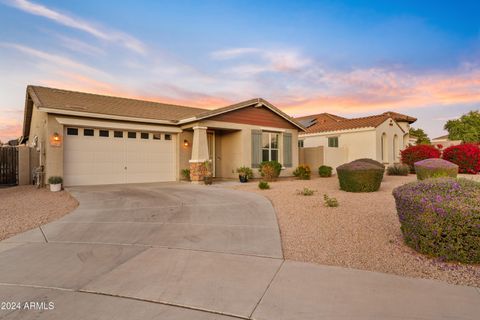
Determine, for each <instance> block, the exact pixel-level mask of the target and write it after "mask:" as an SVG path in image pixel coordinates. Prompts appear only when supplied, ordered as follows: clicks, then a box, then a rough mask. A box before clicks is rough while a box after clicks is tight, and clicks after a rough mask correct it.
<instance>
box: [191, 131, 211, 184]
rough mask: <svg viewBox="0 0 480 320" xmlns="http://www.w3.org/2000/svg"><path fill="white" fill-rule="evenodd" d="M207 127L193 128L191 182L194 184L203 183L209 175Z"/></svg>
mask: <svg viewBox="0 0 480 320" xmlns="http://www.w3.org/2000/svg"><path fill="white" fill-rule="evenodd" d="M208 158H209V157H208V142H207V127H199V126H196V127H193V142H192V158H191V159H190V161H189V163H190V180H191V181H192V182H193V183H199V182H201V181H203V177H204V176H205V174H206V173H207V172H206V171H207V168H206V166H205V161H207V160H208Z"/></svg>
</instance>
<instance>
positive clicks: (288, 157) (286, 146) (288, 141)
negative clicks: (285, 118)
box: [283, 132, 292, 168]
mask: <svg viewBox="0 0 480 320" xmlns="http://www.w3.org/2000/svg"><path fill="white" fill-rule="evenodd" d="M283 166H284V167H286V168H289V167H291V166H292V134H291V133H288V132H285V133H284V134H283Z"/></svg>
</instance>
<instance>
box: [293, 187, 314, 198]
mask: <svg viewBox="0 0 480 320" xmlns="http://www.w3.org/2000/svg"><path fill="white" fill-rule="evenodd" d="M314 193H315V190H312V189H309V188H307V187H305V188H303V190H300V191H298V192H297V194H298V195H302V196H313V194H314Z"/></svg>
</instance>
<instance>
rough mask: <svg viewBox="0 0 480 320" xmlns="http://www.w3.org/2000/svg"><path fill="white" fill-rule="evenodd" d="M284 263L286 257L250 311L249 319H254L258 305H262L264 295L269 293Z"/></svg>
mask: <svg viewBox="0 0 480 320" xmlns="http://www.w3.org/2000/svg"><path fill="white" fill-rule="evenodd" d="M284 263H285V259H282V263H280V266H278V269H277V271H276V272H275V274H274V275H273V277H272V279H271V280H270V282H269V283H268V285H267V287H266V288H265V291H264V292H263V294H262V296H261V297H260V299H259V300H258V302H257V304H256V305H255V307H254V308H253V310H252V312H251V313H250V316H249V317H248V318H249V319H252V317H253V314H254V313H255V310H257V308H258V306H259V305H260V303H261V302H262V300H263V297H265V295H266V294H267V291H268V289H270V286H271V285H272V283H273V281H274V280H275V278H276V277H277V275H278V273H279V272H280V270H281V269H282V267H283V264H284Z"/></svg>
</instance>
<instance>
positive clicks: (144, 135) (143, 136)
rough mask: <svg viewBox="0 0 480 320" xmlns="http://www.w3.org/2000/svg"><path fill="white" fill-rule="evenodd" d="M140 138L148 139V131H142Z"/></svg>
mask: <svg viewBox="0 0 480 320" xmlns="http://www.w3.org/2000/svg"><path fill="white" fill-rule="evenodd" d="M140 138H142V139H148V132H142V133H140Z"/></svg>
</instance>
